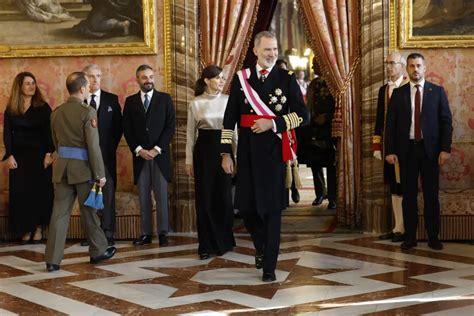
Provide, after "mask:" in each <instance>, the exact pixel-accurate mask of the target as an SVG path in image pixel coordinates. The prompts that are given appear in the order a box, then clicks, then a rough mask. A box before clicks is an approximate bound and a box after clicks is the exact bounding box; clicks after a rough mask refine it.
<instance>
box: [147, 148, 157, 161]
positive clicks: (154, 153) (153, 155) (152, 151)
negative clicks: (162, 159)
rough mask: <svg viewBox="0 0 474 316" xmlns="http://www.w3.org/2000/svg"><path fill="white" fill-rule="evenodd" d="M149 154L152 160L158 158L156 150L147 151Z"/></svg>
mask: <svg viewBox="0 0 474 316" xmlns="http://www.w3.org/2000/svg"><path fill="white" fill-rule="evenodd" d="M148 152H149V153H150V155H151V156H152V159H153V158H155V157H156V156H158V155H159V154H160V152H159V151H158V150H156V148H152V149H150V150H149V151H148Z"/></svg>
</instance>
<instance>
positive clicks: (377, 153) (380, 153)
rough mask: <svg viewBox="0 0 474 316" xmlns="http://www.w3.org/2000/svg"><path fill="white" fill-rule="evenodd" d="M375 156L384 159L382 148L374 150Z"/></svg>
mask: <svg viewBox="0 0 474 316" xmlns="http://www.w3.org/2000/svg"><path fill="white" fill-rule="evenodd" d="M374 158H375V159H377V160H382V152H381V151H380V150H376V151H374Z"/></svg>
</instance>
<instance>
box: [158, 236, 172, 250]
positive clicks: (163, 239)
mask: <svg viewBox="0 0 474 316" xmlns="http://www.w3.org/2000/svg"><path fill="white" fill-rule="evenodd" d="M158 243H159V245H160V246H161V247H166V246H168V244H169V243H168V237H167V236H166V235H165V234H160V235H158Z"/></svg>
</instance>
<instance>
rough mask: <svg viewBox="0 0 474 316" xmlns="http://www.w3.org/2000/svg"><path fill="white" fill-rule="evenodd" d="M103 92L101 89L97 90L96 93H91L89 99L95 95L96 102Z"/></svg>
mask: <svg viewBox="0 0 474 316" xmlns="http://www.w3.org/2000/svg"><path fill="white" fill-rule="evenodd" d="M101 91H102V90H101V89H99V90H97V91H96V92H91V94H90V96H89V98H90V97H91V96H92V95H95V97H96V100H97V98H100V93H101Z"/></svg>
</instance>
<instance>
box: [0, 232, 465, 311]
mask: <svg viewBox="0 0 474 316" xmlns="http://www.w3.org/2000/svg"><path fill="white" fill-rule="evenodd" d="M169 239H170V245H169V246H168V247H159V246H158V244H157V242H156V241H154V242H153V243H152V244H150V245H146V246H141V247H134V246H132V245H131V242H129V241H119V242H117V248H118V252H117V254H116V255H115V256H114V258H113V259H111V260H109V261H106V262H103V263H101V264H97V265H91V264H90V263H89V256H88V253H87V248H85V247H81V246H80V245H79V244H77V243H68V244H67V248H66V251H65V258H64V260H63V261H62V263H61V270H60V271H58V272H53V273H48V272H46V270H45V263H44V244H39V245H22V246H20V245H18V244H15V243H3V244H0V315H22V314H48V315H63V314H77V315H119V314H120V315H124V314H125V315H138V314H141V315H178V314H179V315H230V314H232V315H245V314H252V315H253V314H265V315H294V314H298V315H420V314H424V315H431V316H435V315H436V316H438V315H456V316H458V315H474V251H473V250H474V248H473V247H474V246H473V245H471V244H468V243H445V248H444V250H443V251H433V250H431V249H430V248H428V247H427V245H426V243H423V242H421V243H419V246H418V247H417V248H416V249H414V250H412V251H409V252H402V251H401V250H400V244H399V243H391V242H385V241H379V240H378V239H377V238H376V237H374V236H371V235H363V234H345V235H344V234H317V235H316V234H305V235H296V234H284V235H283V236H282V243H281V249H280V255H279V261H278V266H277V271H276V276H277V281H276V282H271V283H263V282H262V281H261V276H262V271H261V270H256V269H255V267H254V250H253V246H252V242H251V240H250V239H249V237H248V235H246V234H237V236H236V242H237V247H235V249H234V251H232V252H228V253H226V254H224V255H223V256H221V257H211V258H209V259H207V260H199V257H198V256H197V246H198V244H197V238H196V235H195V234H170V238H169Z"/></svg>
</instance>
